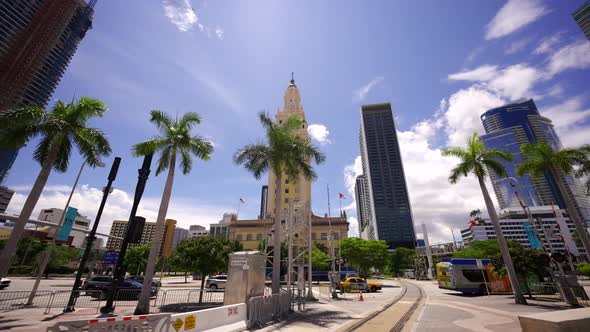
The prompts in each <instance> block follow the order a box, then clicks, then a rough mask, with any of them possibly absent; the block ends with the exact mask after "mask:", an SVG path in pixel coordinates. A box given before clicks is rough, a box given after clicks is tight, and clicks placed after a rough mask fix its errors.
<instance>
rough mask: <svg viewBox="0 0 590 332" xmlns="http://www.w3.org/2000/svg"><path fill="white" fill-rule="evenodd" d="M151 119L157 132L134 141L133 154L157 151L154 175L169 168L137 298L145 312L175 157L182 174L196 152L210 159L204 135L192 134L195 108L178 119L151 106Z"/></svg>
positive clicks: (210, 148) (137, 311)
mask: <svg viewBox="0 0 590 332" xmlns="http://www.w3.org/2000/svg"><path fill="white" fill-rule="evenodd" d="M150 115H151V119H150V122H151V123H153V124H154V125H155V126H156V128H157V129H158V131H159V132H160V135H158V136H156V137H154V138H152V139H150V140H148V141H145V142H142V143H139V144H136V145H134V146H133V154H134V155H135V156H147V155H150V154H154V153H156V152H157V153H159V154H160V159H159V160H158V167H157V168H156V175H158V174H160V173H162V172H164V171H166V170H167V171H168V176H167V177H166V184H165V185H164V192H163V193H162V200H161V201H160V208H159V210H158V217H157V219H156V232H155V235H154V243H153V245H152V247H151V249H150V255H149V258H148V262H147V266H146V270H145V279H144V282H143V286H144V287H143V289H142V291H141V294H140V296H139V300H138V301H137V307H136V308H135V314H136V315H145V314H148V313H149V311H150V310H149V309H150V289H151V288H150V287H151V284H152V279H153V277H154V270H155V268H156V263H157V259H158V254H159V251H160V247H161V243H162V238H163V234H164V227H165V219H166V214H167V213H168V205H169V203H170V197H171V195H172V186H173V183H174V171H175V170H176V158H179V159H180V163H179V165H180V169H181V170H182V174H185V175H186V174H189V173H190V172H191V170H192V168H193V159H192V157H193V156H195V157H197V158H198V159H201V160H209V159H210V158H211V153H213V145H212V144H211V142H209V141H208V140H206V139H205V138H203V137H201V136H198V135H192V134H191V130H192V129H193V127H194V126H195V125H198V124H200V123H201V117H200V116H199V115H198V114H197V113H194V112H188V113H186V114H184V115H183V116H182V117H181V118H180V119H176V120H173V119H172V118H171V117H170V116H169V115H168V114H166V113H164V112H162V111H159V110H152V111H151V112H150Z"/></svg>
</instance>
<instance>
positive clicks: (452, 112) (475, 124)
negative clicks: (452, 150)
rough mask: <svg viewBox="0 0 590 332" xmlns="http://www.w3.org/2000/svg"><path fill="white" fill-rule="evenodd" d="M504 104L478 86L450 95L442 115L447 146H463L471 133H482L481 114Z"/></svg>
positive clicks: (499, 98) (500, 98)
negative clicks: (446, 107) (447, 105)
mask: <svg viewBox="0 0 590 332" xmlns="http://www.w3.org/2000/svg"><path fill="white" fill-rule="evenodd" d="M505 103H506V101H505V100H504V99H502V97H501V96H499V95H498V94H497V93H494V92H492V91H489V90H488V89H486V88H484V87H482V86H479V85H474V86H471V87H469V88H467V89H462V90H459V91H457V92H456V93H454V94H453V95H451V97H450V98H449V107H448V110H447V111H446V113H445V114H444V117H445V120H446V128H445V131H446V133H447V135H448V144H449V145H452V146H463V145H464V144H465V140H466V139H467V137H468V136H470V135H471V134H472V133H473V132H478V133H483V125H482V124H481V120H480V118H479V117H480V116H481V114H483V113H484V112H485V111H487V110H489V109H491V108H494V107H498V106H501V105H503V104H505Z"/></svg>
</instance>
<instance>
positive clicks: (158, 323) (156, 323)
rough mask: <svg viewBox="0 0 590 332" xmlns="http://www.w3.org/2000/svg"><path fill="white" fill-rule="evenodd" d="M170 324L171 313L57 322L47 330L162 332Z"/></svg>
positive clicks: (64, 331) (58, 331)
mask: <svg viewBox="0 0 590 332" xmlns="http://www.w3.org/2000/svg"><path fill="white" fill-rule="evenodd" d="M169 326H170V314H155V315H143V316H125V317H108V318H95V319H84V320H72V321H62V322H56V323H55V324H54V325H53V326H50V327H48V328H47V332H70V331H71V332H74V331H75V332H107V331H134V332H144V331H145V332H160V331H167V328H168V327H169Z"/></svg>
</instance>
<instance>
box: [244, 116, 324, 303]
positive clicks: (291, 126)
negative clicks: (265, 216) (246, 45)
mask: <svg viewBox="0 0 590 332" xmlns="http://www.w3.org/2000/svg"><path fill="white" fill-rule="evenodd" d="M258 117H259V119H260V123H261V124H262V126H263V128H264V130H265V135H266V142H264V143H258V144H248V145H246V146H244V147H243V148H241V149H240V150H238V151H237V152H236V154H235V155H234V162H235V163H236V164H238V165H244V167H245V168H246V169H247V170H248V171H249V172H250V173H252V174H253V175H254V177H255V178H256V179H260V177H261V176H262V175H263V174H264V173H266V172H268V171H272V172H273V173H274V174H275V175H276V180H275V188H276V195H275V211H274V218H275V222H274V228H275V230H277V231H276V232H275V233H274V244H273V245H274V247H275V248H278V247H280V245H281V241H282V239H281V236H280V234H281V232H279V231H278V230H280V229H281V227H282V225H281V220H282V213H283V211H281V210H280V209H281V206H282V184H283V173H284V174H286V175H287V177H288V178H291V179H297V178H299V177H300V176H301V175H302V176H303V177H305V178H307V179H315V178H316V173H315V171H314V169H313V167H312V166H311V163H310V161H315V163H316V164H321V163H322V162H323V161H324V160H325V156H324V154H323V153H322V152H321V151H320V150H319V149H318V148H317V147H315V146H314V145H312V144H311V143H310V142H309V141H308V140H306V139H305V138H303V137H301V136H299V135H297V131H298V130H299V129H301V128H302V127H303V126H304V123H303V121H302V119H300V118H298V117H296V116H292V117H289V118H288V119H287V120H286V121H285V122H284V123H283V124H275V123H274V122H273V121H272V119H271V118H270V117H268V116H267V115H266V114H264V113H262V112H261V113H260V114H259V115H258ZM280 265H281V262H280V256H279V255H274V256H273V273H272V292H273V293H278V292H279V288H280Z"/></svg>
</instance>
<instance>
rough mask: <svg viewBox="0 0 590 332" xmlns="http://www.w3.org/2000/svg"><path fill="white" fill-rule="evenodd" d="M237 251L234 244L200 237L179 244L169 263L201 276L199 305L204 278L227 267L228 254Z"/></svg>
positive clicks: (201, 298)
mask: <svg viewBox="0 0 590 332" xmlns="http://www.w3.org/2000/svg"><path fill="white" fill-rule="evenodd" d="M236 249H239V246H237V245H235V244H229V245H228V241H227V240H224V239H219V238H213V237H200V238H194V239H188V240H184V241H182V242H180V243H179V244H178V245H177V246H176V247H175V248H174V250H173V251H172V255H171V257H170V262H171V264H173V266H175V267H179V268H181V269H183V270H185V271H192V272H198V273H199V274H200V275H201V292H200V295H199V303H202V301H203V289H204V287H205V276H207V275H210V274H213V273H215V272H218V271H225V270H226V269H227V267H228V261H229V254H230V253H231V252H233V251H232V250H236Z"/></svg>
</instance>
